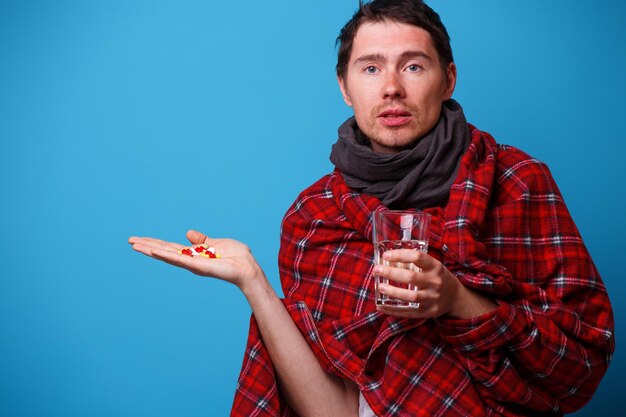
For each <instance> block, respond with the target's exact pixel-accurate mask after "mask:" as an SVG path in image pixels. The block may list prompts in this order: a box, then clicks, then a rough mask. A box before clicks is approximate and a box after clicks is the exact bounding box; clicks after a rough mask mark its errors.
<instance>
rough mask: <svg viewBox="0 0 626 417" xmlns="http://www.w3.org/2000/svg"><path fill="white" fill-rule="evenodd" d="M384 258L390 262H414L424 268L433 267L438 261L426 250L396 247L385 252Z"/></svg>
mask: <svg viewBox="0 0 626 417" xmlns="http://www.w3.org/2000/svg"><path fill="white" fill-rule="evenodd" d="M383 259H384V260H385V261H389V262H405V263H409V262H410V263H414V264H415V265H417V266H419V267H420V268H422V269H431V268H433V267H434V266H435V265H436V262H438V261H437V260H436V259H435V258H433V257H432V256H430V255H428V254H427V253H425V252H420V251H418V250H412V249H394V250H390V251H387V252H385V253H384V254H383Z"/></svg>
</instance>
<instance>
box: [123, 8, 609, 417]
mask: <svg viewBox="0 0 626 417" xmlns="http://www.w3.org/2000/svg"><path fill="white" fill-rule="evenodd" d="M338 41H339V45H340V47H339V54H338V64H337V75H338V81H339V87H340V89H341V92H342V94H343V98H344V100H345V101H346V103H347V104H348V105H349V106H352V107H353V109H354V118H350V119H349V120H348V121H346V123H344V124H343V125H342V126H341V127H340V128H339V136H340V137H339V140H338V142H337V144H336V145H335V146H334V147H333V150H332V153H331V161H332V162H333V163H334V164H335V167H336V169H335V171H334V172H333V173H331V174H329V175H327V176H325V177H323V178H322V179H320V180H319V181H318V182H316V183H315V184H313V185H312V186H311V187H309V188H307V189H306V190H305V191H303V192H302V193H301V195H300V196H299V197H298V199H297V200H296V202H295V203H294V204H293V205H292V207H291V208H290V209H289V211H288V212H287V214H286V215H285V218H284V220H283V225H282V234H281V239H282V241H281V251H280V256H279V266H280V272H281V283H282V286H283V291H284V294H285V299H284V300H282V301H281V300H279V299H278V297H277V295H276V293H275V292H274V290H273V289H272V288H271V286H270V285H269V283H268V281H267V279H266V277H265V275H264V274H263V271H261V269H260V268H259V266H258V264H257V263H256V261H255V260H254V259H253V258H252V255H251V254H250V252H249V250H248V248H247V247H246V246H245V245H243V244H241V243H239V242H235V241H232V240H228V239H210V238H208V237H206V236H205V235H202V234H201V233H199V232H195V231H191V232H189V233H188V238H189V240H190V242H191V243H193V244H195V245H198V244H206V245H211V246H214V247H215V249H216V250H217V252H218V253H219V254H220V255H221V258H219V259H207V258H201V257H188V256H185V255H183V254H180V253H179V251H181V249H182V248H183V246H182V245H178V244H174V243H167V242H163V241H160V240H156V239H150V238H131V239H130V242H131V243H132V244H133V247H134V249H136V250H138V251H140V252H143V253H145V254H147V255H150V256H152V257H155V258H157V259H161V260H164V261H166V262H169V263H172V264H174V265H178V266H181V267H184V268H187V269H189V270H191V271H192V272H194V273H197V274H200V275H207V276H214V277H218V278H221V279H224V280H227V281H229V282H232V283H234V284H235V285H237V286H238V287H239V288H240V289H241V290H242V292H243V294H244V295H245V296H246V298H247V299H248V301H249V303H250V305H251V307H252V311H253V320H252V323H251V328H250V335H249V339H248V345H247V349H246V359H245V360H244V364H243V367H242V372H241V377H240V380H239V384H238V389H237V394H236V397H235V402H234V405H233V410H232V415H234V416H278V415H280V416H290V415H301V416H309V415H319V416H344V415H345V416H371V415H378V416H391V415H398V416H417V415H419V416H433V415H438V416H490V415H507V416H518V415H561V414H563V413H565V412H571V411H573V410H576V409H578V408H580V407H581V406H583V405H584V404H585V403H586V402H587V401H588V400H589V399H590V398H591V396H592V394H593V392H594V390H595V388H596V387H597V385H598V383H599V381H600V379H601V377H602V375H603V374H604V372H605V370H606V368H607V366H608V362H609V358H610V356H611V354H612V352H613V348H614V339H613V317H612V311H611V307H610V303H609V299H608V297H607V294H606V290H605V288H604V286H603V284H602V281H601V279H600V277H599V276H598V274H597V271H596V269H595V267H594V265H593V263H592V261H591V259H590V257H589V255H588V253H587V251H586V249H585V247H584V245H583V242H582V240H581V238H580V236H579V234H578V232H577V230H576V227H575V225H574V223H573V221H572V220H571V218H570V216H569V214H568V212H567V209H566V207H565V205H564V202H563V199H562V197H561V196H560V194H559V191H558V189H557V188H556V185H555V184H554V181H553V179H552V177H551V176H550V173H549V171H548V169H547V167H546V166H545V165H543V164H542V163H541V162H539V161H537V160H535V159H532V158H530V157H529V156H528V155H526V154H524V153H523V152H521V151H519V150H517V149H514V148H512V147H508V146H504V145H498V144H496V142H495V141H494V140H493V138H491V136H489V135H488V134H487V133H484V132H481V131H479V130H478V129H476V128H474V127H473V126H471V125H469V124H468V123H467V122H466V121H465V118H464V116H463V111H462V109H461V107H460V106H459V105H458V103H456V102H455V101H453V100H451V96H452V93H453V91H454V87H455V82H456V67H455V65H454V62H453V59H452V52H451V50H450V46H449V38H448V35H447V32H446V30H445V28H444V27H443V25H442V24H441V22H440V20H439V16H438V15H437V14H436V13H435V12H434V11H432V10H431V9H430V8H428V6H426V5H425V4H423V3H422V2H421V1H417V0H397V1H390V0H375V1H373V2H371V3H368V4H365V5H362V6H361V8H360V9H359V11H358V12H357V13H356V14H355V15H354V16H353V18H352V19H351V20H350V21H349V22H348V23H347V24H346V26H345V27H344V28H343V29H342V31H341V33H340V36H339V38H338ZM387 208H396V209H421V210H423V211H425V212H427V213H429V214H431V216H432V225H431V229H432V230H431V234H430V248H429V253H428V254H423V253H419V252H416V251H410V250H397V251H390V252H387V253H386V254H385V256H386V257H387V259H388V260H390V261H394V262H396V261H397V262H404V263H414V264H415V265H416V266H417V267H419V268H420V269H421V271H420V272H414V271H408V270H403V269H398V268H392V267H380V266H374V264H373V256H372V255H373V247H372V244H371V233H372V230H371V214H372V212H374V211H378V210H386V209H387ZM374 273H375V274H378V275H381V276H383V277H386V278H389V279H391V280H392V281H395V282H400V283H412V284H415V285H416V286H417V287H418V288H419V290H418V291H409V290H405V289H401V288H398V287H395V286H391V285H386V286H384V285H381V286H380V291H381V292H383V293H384V294H386V295H389V296H390V297H393V298H398V299H401V300H405V301H417V302H419V308H418V309H412V310H409V309H403V308H397V307H388V306H381V307H378V308H377V307H376V306H375V303H374V301H373V298H374V288H373V287H374V285H373V280H372V276H373V275H374Z"/></svg>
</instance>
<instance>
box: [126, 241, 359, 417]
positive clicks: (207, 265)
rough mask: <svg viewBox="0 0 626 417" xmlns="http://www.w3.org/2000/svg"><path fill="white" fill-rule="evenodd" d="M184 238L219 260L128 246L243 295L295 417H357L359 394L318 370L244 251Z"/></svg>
mask: <svg viewBox="0 0 626 417" xmlns="http://www.w3.org/2000/svg"><path fill="white" fill-rule="evenodd" d="M187 237H188V239H189V241H190V242H191V243H192V244H194V245H198V244H206V245H209V246H213V247H214V248H215V249H216V251H217V252H218V253H219V254H220V258H219V259H208V258H203V257H189V256H185V255H182V254H180V253H179V250H180V249H181V248H183V245H179V244H176V243H169V242H164V241H161V240H158V239H152V238H139V237H131V238H130V239H129V243H131V244H132V245H133V249H134V250H136V251H138V252H141V253H143V254H145V255H148V256H150V257H153V258H155V259H159V260H162V261H164V262H167V263H169V264H172V265H175V266H178V267H181V268H185V269H188V270H189V271H191V272H193V273H195V274H197V275H202V276H210V277H216V278H219V279H222V280H225V281H227V282H230V283H232V284H234V285H236V286H237V287H238V288H239V289H240V290H241V291H242V293H243V294H244V295H245V297H246V299H247V300H248V302H249V303H250V307H251V308H252V312H253V314H254V317H255V319H256V321H257V324H258V326H259V330H260V332H261V336H262V338H263V342H264V344H265V346H266V348H267V350H268V352H269V355H270V357H271V359H272V363H273V365H274V368H275V370H276V373H277V376H278V380H279V382H280V388H281V392H283V394H284V396H285V398H286V399H287V401H288V403H289V405H290V406H291V407H292V408H293V409H294V410H295V411H296V412H297V413H298V414H299V415H301V416H303V417H304V416H331V415H332V416H350V417H354V416H356V415H357V412H358V390H357V389H356V388H355V387H353V386H351V385H347V384H344V382H343V380H342V379H340V378H338V377H336V376H333V375H330V374H328V373H326V372H325V371H324V370H323V369H322V367H321V366H320V364H319V362H318V361H317V359H316V357H315V355H314V354H313V352H312V350H311V348H310V347H309V345H308V344H307V342H306V340H305V339H304V337H303V336H302V334H301V333H300V331H299V330H298V328H297V327H296V325H295V324H294V322H293V320H292V319H291V316H290V315H289V313H288V312H287V310H286V309H285V307H284V305H283V303H282V302H281V301H280V299H279V298H278V296H277V295H276V293H275V291H274V289H273V288H272V287H271V285H270V284H269V282H268V280H267V278H266V276H265V274H264V273H263V271H262V270H261V268H260V267H259V265H258V264H257V262H256V261H255V260H254V258H253V256H252V254H251V253H250V250H249V249H248V247H247V246H245V245H243V244H242V243H239V242H236V241H233V240H229V239H209V238H208V237H206V236H205V235H203V234H201V233H199V232H195V231H190V232H188V234H187Z"/></svg>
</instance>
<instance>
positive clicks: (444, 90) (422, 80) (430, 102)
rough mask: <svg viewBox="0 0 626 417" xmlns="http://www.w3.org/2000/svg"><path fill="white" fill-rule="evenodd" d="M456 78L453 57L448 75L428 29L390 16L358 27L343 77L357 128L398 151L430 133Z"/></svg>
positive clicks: (376, 146)
mask: <svg viewBox="0 0 626 417" xmlns="http://www.w3.org/2000/svg"><path fill="white" fill-rule="evenodd" d="M455 83H456V67H455V66H454V63H451V64H450V65H449V66H448V68H447V77H446V74H444V72H443V70H442V68H441V64H440V61H439V55H438V54H437V50H436V49H435V46H434V45H433V41H432V39H431V37H430V34H429V33H428V32H426V31H425V30H423V29H421V28H418V27H417V26H413V25H408V24H404V23H396V22H389V21H388V22H379V23H369V22H368V23H363V24H362V25H361V26H360V27H359V29H358V30H357V33H356V35H355V37H354V41H353V44H352V52H351V54H350V60H349V62H348V68H347V71H346V75H345V79H341V78H340V79H339V87H340V88H341V92H342V94H343V99H344V100H345V102H346V104H348V106H351V107H352V108H353V110H354V116H355V118H356V122H357V124H358V125H359V128H360V129H361V131H362V132H363V133H364V134H365V135H367V137H369V138H370V139H371V141H372V149H373V150H374V151H375V152H382V153H395V152H398V151H400V150H401V149H404V148H406V147H408V146H410V145H411V144H413V143H414V142H415V141H416V140H418V139H419V138H421V137H422V136H424V135H425V134H426V133H428V132H429V131H430V130H431V129H432V128H433V127H434V126H435V124H436V123H437V121H438V120H439V115H440V113H441V104H442V103H443V102H444V101H445V100H447V99H449V98H450V97H451V96H452V92H453V91H454V85H455Z"/></svg>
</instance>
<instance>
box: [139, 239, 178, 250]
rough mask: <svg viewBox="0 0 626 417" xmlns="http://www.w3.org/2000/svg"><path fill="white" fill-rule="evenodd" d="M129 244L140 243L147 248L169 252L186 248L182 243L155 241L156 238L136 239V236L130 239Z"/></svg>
mask: <svg viewBox="0 0 626 417" xmlns="http://www.w3.org/2000/svg"><path fill="white" fill-rule="evenodd" d="M128 242H129V243H130V244H136V243H140V244H142V245H145V246H150V247H153V248H160V249H169V250H172V251H179V250H180V249H182V248H184V247H185V246H184V245H181V244H180V243H176V242H166V241H164V240H161V239H155V238H151V237H136V236H133V237H131V238H130V239H128Z"/></svg>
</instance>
